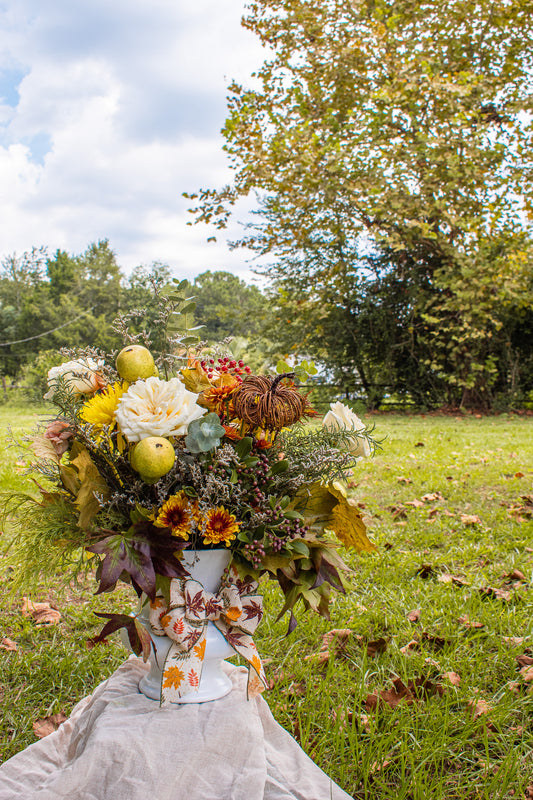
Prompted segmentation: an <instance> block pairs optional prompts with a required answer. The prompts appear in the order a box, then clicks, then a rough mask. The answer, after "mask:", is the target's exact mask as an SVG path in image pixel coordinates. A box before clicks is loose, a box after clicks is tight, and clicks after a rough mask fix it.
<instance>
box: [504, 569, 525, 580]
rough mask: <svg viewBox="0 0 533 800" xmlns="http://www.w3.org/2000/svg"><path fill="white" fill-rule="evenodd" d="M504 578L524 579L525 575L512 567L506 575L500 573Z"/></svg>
mask: <svg viewBox="0 0 533 800" xmlns="http://www.w3.org/2000/svg"><path fill="white" fill-rule="evenodd" d="M502 578H503V579H504V580H509V581H525V580H526V576H525V575H524V573H523V572H520V570H519V569H513V570H512V571H511V572H508V573H507V575H502Z"/></svg>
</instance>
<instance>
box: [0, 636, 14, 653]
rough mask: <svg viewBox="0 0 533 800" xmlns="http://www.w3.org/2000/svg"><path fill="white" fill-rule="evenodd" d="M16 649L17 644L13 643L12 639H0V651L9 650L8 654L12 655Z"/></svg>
mask: <svg viewBox="0 0 533 800" xmlns="http://www.w3.org/2000/svg"><path fill="white" fill-rule="evenodd" d="M17 647H18V645H17V643H16V642H14V641H13V640H12V639H8V638H7V637H5V638H4V639H2V641H1V642H0V649H2V650H9V652H12V653H14V652H15V650H16V649H17Z"/></svg>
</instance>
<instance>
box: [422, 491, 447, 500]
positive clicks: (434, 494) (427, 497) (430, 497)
mask: <svg viewBox="0 0 533 800" xmlns="http://www.w3.org/2000/svg"><path fill="white" fill-rule="evenodd" d="M422 500H423V501H424V503H434V502H435V500H444V497H443V496H442V494H441V493H440V492H432V493H431V494H424V495H422Z"/></svg>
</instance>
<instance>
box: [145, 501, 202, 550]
mask: <svg viewBox="0 0 533 800" xmlns="http://www.w3.org/2000/svg"><path fill="white" fill-rule="evenodd" d="M196 505H197V504H195V503H191V501H190V500H189V498H188V497H187V495H186V494H185V492H178V493H177V494H173V495H172V497H169V498H168V500H167V501H166V502H165V503H164V504H163V505H162V506H161V508H160V509H159V512H158V513H157V516H156V519H155V525H157V527H158V528H171V530H172V533H173V534H174V536H179V538H180V539H185V540H187V539H188V538H189V533H190V531H191V528H192V526H193V524H194V522H195V518H196V514H195V510H196V509H195V506H196Z"/></svg>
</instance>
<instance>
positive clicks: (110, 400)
mask: <svg viewBox="0 0 533 800" xmlns="http://www.w3.org/2000/svg"><path fill="white" fill-rule="evenodd" d="M127 388H128V384H127V383H125V382H117V383H113V384H112V385H109V386H106V388H105V389H104V390H103V391H101V392H99V394H95V395H94V397H91V399H90V400H87V401H86V402H85V403H84V404H83V405H82V407H81V411H80V417H81V418H82V420H83V421H84V422H88V423H90V424H91V425H100V426H102V427H103V426H104V425H107V426H109V428H110V429H113V428H114V427H115V425H116V420H115V411H116V410H117V406H118V401H119V400H120V398H121V397H122V395H123V394H124V392H125V391H126V390H127Z"/></svg>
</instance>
